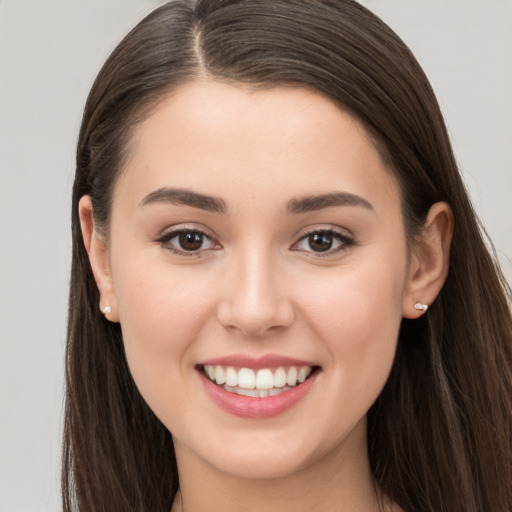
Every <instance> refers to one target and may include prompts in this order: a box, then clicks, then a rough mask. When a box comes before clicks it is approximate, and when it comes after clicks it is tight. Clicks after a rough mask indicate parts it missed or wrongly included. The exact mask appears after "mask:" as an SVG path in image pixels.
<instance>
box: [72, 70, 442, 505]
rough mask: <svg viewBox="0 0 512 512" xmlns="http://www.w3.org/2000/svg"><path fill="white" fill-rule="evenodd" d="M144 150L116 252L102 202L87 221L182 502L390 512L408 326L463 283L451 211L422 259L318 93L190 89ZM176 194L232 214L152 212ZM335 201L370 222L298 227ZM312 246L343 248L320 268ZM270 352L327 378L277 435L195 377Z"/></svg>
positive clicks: (320, 219) (86, 208)
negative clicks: (373, 471) (311, 201)
mask: <svg viewBox="0 0 512 512" xmlns="http://www.w3.org/2000/svg"><path fill="white" fill-rule="evenodd" d="M131 146H132V147H131V152H130V157H129V160H128V161H127V163H126V165H125V168H124V169H123V171H122V174H121V176H120V179H119V180H118V182H117V184H116V187H115V191H114V197H113V206H112V217H111V224H110V227H109V233H108V238H107V239H105V238H103V237H101V236H100V235H99V234H98V233H97V230H96V229H95V226H94V220H93V215H92V207H91V203H90V199H89V198H88V197H87V196H86V197H84V198H83V199H82V201H81V203H80V216H81V221H82V229H83V234H84V242H85V245H86V248H87V249H88V252H89V256H90V259H91V265H92V268H93V271H94V275H95V278H96V282H97V284H98V288H99V290H100V295H101V303H100V305H99V307H101V308H103V307H104V306H105V305H106V304H109V305H110V306H111V307H112V311H111V313H110V314H108V315H107V318H108V319H109V320H110V321H119V322H120V323H121V327H122V331H123V338H124V342H125V347H126V355H127V359H128V363H129V366H130V369H131V372H132V374H133V378H134V379H135V382H136V383H137V386H138V387H139V389H140V392H141V394H142V395H143V397H144V398H145V400H146V401H147V403H148V404H149V406H150V407H151V408H152V409H153V411H154V412H155V413H156V415H157V416H158V417H159V418H160V420H161V421H162V422H163V423H164V425H165V426H166V427H167V428H169V430H170V431H171V432H172V434H173V438H174V442H175V447H176V455H177V461H178V468H179V473H180V486H181V487H180V493H179V495H178V497H177V499H176V501H175V503H174V506H173V511H178V510H184V511H194V512H197V511H209V512H212V511H213V512H215V511H222V512H226V511H230V510H233V511H237V512H240V511H241V510H242V511H246V512H253V511H254V512H255V511H261V510H268V511H274V510H276V511H279V512H287V511H292V510H293V511H295V512H297V511H299V512H300V511H303V512H306V511H308V512H313V511H334V510H336V511H339V510H343V511H345V512H351V511H354V512H355V511H359V512H360V511H362V510H365V511H366V510H368V511H371V510H378V506H377V499H376V492H375V489H374V486H373V485H372V481H371V475H370V470H369V464H368V458H367V446H366V414H367V411H368V409H369V408H370V406H371V405H372V403H373V402H374V401H375V399H376V398H377V396H378V395H379V393H380V391H381V390H382V387H383V386H384V384H385V382H386V379H387V377H388V375H389V372H390V370H391V366H392V362H393V357H394V353H395V349H396V343H397V336H398V330H399V327H400V322H401V319H402V317H407V318H417V317H419V316H420V315H422V314H423V313H422V312H421V311H417V310H415V309H414V304H415V303H416V302H418V301H421V302H423V303H426V304H431V303H432V301H433V300H434V299H435V297H436V295H437V294H438V292H439V290H440V288H441V287H442V284H443V282H444V280H445V278H446V273H447V269H448V256H449V245H450V239H451V232H452V219H451V213H450V209H449V207H448V206H447V205H446V204H443V203H438V204H436V205H434V206H433V207H432V209H431V211H430V213H429V216H428V219H427V222H426V225H425V230H424V235H423V236H422V237H421V238H420V239H418V240H417V241H416V242H415V244H414V246H413V250H410V249H409V248H408V244H407V240H406V234H405V230H404V221H403V218H402V214H401V208H400V195H399V190H398V186H397V184H396V182H395V180H394V178H393V176H392V174H391V173H390V172H389V170H388V169H386V167H385V165H384V164H383V162H382V160H381V158H380V156H379V154H378V152H377V150H376V149H375V147H374V146H373V145H372V143H371V142H370V140H369V139H368V137H367V136H366V133H365V131H364V129H363V128H362V127H361V125H360V124H359V123H358V122H357V121H356V120H355V119H354V118H353V117H351V116H350V115H349V114H347V113H345V112H343V111H341V110H340V109H339V108H337V107H336V106H335V105H334V104H333V103H332V102H330V101H329V100H328V99H326V98H325V97H323V96H321V95H319V94H316V93H314V92H310V91H307V90H302V89H285V88H276V89H271V90H267V91H258V92H251V91H248V90H247V89H245V88H243V87H242V86H240V87H236V86H233V85H227V84H222V83H218V82H214V81H206V80H203V81H197V82H193V83H189V84H186V85H183V86H181V87H180V88H179V89H176V90H174V91H173V92H172V94H170V95H169V96H168V97H166V99H165V100H163V101H162V103H161V104H160V105H159V107H158V108H157V109H156V110H155V111H154V112H153V113H152V115H151V116H150V117H149V118H148V119H147V120H146V121H145V122H144V123H143V124H141V125H140V126H139V128H138V129H137V132H136V133H135V136H134V139H133V141H132V144H131ZM163 187H170V188H178V189H187V190H190V191H193V192H197V193H201V194H206V195H208V196H214V197H215V198H220V199H222V201H223V202H224V203H225V205H226V212H225V213H215V212H207V211H204V210H202V209H200V208H196V207H191V206H188V205H183V204H172V203H171V202H168V201H167V202H165V201H156V202H150V203H148V204H141V202H143V201H144V198H145V197H147V196H148V194H151V193H152V192H154V191H157V190H159V189H161V188H163ZM331 192H348V193H350V194H354V195H357V196H359V197H361V198H363V199H364V200H365V201H367V202H368V203H370V204H371V208H369V207H366V206H361V205H338V206H330V207H325V208H322V209H319V210H316V211H310V212H304V213H298V214H297V213H289V212H288V211H287V205H288V203H289V202H290V200H292V199H294V198H302V197H304V196H308V195H312V194H313V195H317V194H325V193H331ZM173 228H183V229H188V230H192V231H193V230H200V231H203V232H205V233H206V234H207V235H208V236H209V237H210V239H211V241H209V240H208V239H204V240H205V242H204V243H203V245H202V246H201V248H200V250H198V251H196V252H192V255H190V252H189V253H188V255H187V254H186V253H185V251H183V250H182V249H181V251H182V252H181V253H175V252H173V251H172V249H174V250H180V246H179V244H178V242H177V239H176V238H174V239H172V240H171V241H169V240H167V241H166V242H165V243H161V242H158V239H159V238H161V237H162V234H163V233H164V234H165V233H168V232H169V231H171V230H172V229H173ZM312 230H313V231H315V230H316V231H319V230H320V231H321V230H324V231H325V230H332V231H334V232H336V233H340V234H341V235H342V236H343V237H344V238H342V239H341V241H338V240H337V239H336V238H334V245H333V249H332V250H330V251H327V252H315V250H314V247H312V246H311V244H310V243H309V242H308V240H309V239H308V237H307V234H308V233H309V232H310V231H312ZM347 239H350V240H352V242H351V243H346V242H347ZM336 249H340V250H336ZM269 353H272V354H279V355H282V356H288V357H293V358H298V359H301V360H306V361H310V362H312V363H313V364H315V365H318V366H319V367H320V369H321V371H320V372H319V374H318V376H317V378H316V381H315V382H314V383H313V385H312V387H311V389H310V391H309V392H308V393H307V394H306V395H305V396H304V397H303V398H302V399H301V400H300V401H299V402H298V403H297V404H295V405H294V406H293V407H292V408H291V409H289V410H287V411H285V412H284V413H282V414H279V415H277V416H274V417H271V418H266V419H248V418H240V417H238V416H234V415H232V414H229V413H227V412H225V411H223V410H221V409H220V408H219V407H218V406H217V405H216V404H214V403H213V402H212V400H211V399H210V397H209V396H208V395H207V394H206V393H205V391H204V388H203V386H202V384H201V382H200V378H199V377H198V372H197V370H196V368H195V367H196V365H197V364H198V363H199V362H200V361H204V360H206V359H210V358H215V357H221V356H226V355H232V354H249V355H252V356H255V357H257V356H261V355H265V354H269ZM198 490H200V492H198ZM389 507H390V509H392V510H397V508H396V507H394V506H393V504H390V505H389Z"/></svg>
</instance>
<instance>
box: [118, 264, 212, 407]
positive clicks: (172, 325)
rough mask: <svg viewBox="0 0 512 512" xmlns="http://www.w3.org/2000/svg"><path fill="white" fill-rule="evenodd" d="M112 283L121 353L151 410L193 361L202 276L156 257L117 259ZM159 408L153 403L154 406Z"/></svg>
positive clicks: (203, 295)
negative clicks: (121, 337)
mask: <svg viewBox="0 0 512 512" xmlns="http://www.w3.org/2000/svg"><path fill="white" fill-rule="evenodd" d="M114 268H116V275H115V276H114V285H115V293H116V300H117V304H118V308H119V313H120V324H121V329H122V333H123V341H124V346H125V351H126V357H127V360H128V365H129V367H130V371H131V373H132V376H133V378H134V380H135V382H136V383H137V387H138V388H139V390H140V392H141V394H142V395H143V396H144V398H145V399H146V401H147V402H148V403H149V405H150V406H151V407H152V408H154V409H155V407H154V406H155V403H156V401H158V397H159V395H161V394H162V388H164V389H165V388H169V390H170V392H172V387H173V386H172V383H173V382H179V379H180V378H181V377H182V376H183V375H185V373H186V372H187V371H190V368H191V367H192V366H193V365H194V359H193V357H192V350H193V346H194V345H193V344H194V341H195V340H196V339H197V337H198V336H199V331H200V329H201V328H202V326H203V325H204V322H205V318H207V317H208V316H209V311H210V308H211V299H210V298H209V296H208V293H207V290H206V286H207V283H206V282H205V281H204V280H197V279H191V278H190V275H189V274H188V273H187V272H183V271H179V269H178V271H176V269H174V270H173V269H172V268H171V267H170V266H168V265H162V263H160V264H158V263H157V262H149V263H148V261H137V259H136V258H132V259H131V260H130V261H129V260H128V259H124V260H123V259H122V258H120V261H119V262H118V263H117V264H116V266H115V267H114ZM156 409H158V407H156Z"/></svg>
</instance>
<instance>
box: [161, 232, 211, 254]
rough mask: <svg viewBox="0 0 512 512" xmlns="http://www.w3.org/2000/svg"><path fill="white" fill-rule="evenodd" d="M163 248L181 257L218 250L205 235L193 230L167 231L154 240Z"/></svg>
mask: <svg viewBox="0 0 512 512" xmlns="http://www.w3.org/2000/svg"><path fill="white" fill-rule="evenodd" d="M156 242H158V243H159V244H161V245H162V247H163V248H165V249H168V250H170V251H171V252H173V253H175V254H178V255H181V256H199V255H200V254H201V253H203V252H204V251H208V250H210V249H218V248H219V244H218V243H216V242H214V241H213V240H212V239H211V238H210V237H209V236H208V235H207V234H206V233H203V232H202V231H198V230H195V229H177V230H175V231H169V232H168V233H165V234H164V235H162V236H161V237H160V238H158V239H157V240H156Z"/></svg>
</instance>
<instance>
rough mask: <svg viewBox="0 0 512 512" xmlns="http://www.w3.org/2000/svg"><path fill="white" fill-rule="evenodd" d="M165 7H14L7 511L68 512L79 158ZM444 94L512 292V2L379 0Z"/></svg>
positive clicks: (0, 296)
mask: <svg viewBox="0 0 512 512" xmlns="http://www.w3.org/2000/svg"><path fill="white" fill-rule="evenodd" d="M161 3H162V2H161V1H157V0H81V1H79V0H31V1H24V0H0V173H1V174H0V178H1V179H0V235H1V236H0V289H1V293H0V512H22V511H23V512H28V511H56V510H59V509H60V503H59V459H60V430H61V420H62V399H63V386H62V382H63V351H64V338H65V326H66V308H67V306H66V300H67V283H68V274H69V269H70V237H69V216H70V214H69V209H70V200H69V197H70V191H71V184H72V175H73V159H74V146H75V143H76V138H77V133H78V129H79V122H80V117H81V110H82V108H83V104H84V102H85V98H86V95H87V92H88V90H89V88H90V86H91V84H92V81H93V79H94V76H95V74H96V72H97V71H98V70H99V67H100V65H101V64H102V62H103V61H104V59H105V58H106V57H107V55H108V53H109V52H110V50H112V49H113V47H114V45H115V44H116V43H117V42H118V41H119V40H120V38H121V37H122V35H124V33H125V32H126V31H127V30H128V29H129V28H130V27H131V26H132V25H133V24H134V23H135V22H136V21H138V20H139V19H140V18H141V17H142V16H143V15H144V14H145V13H147V12H148V11H149V10H151V9H152V8H154V7H156V6H158V5H159V4H161ZM363 3H364V4H365V5H367V6H368V7H369V8H370V9H372V10H374V11H375V12H376V13H378V14H379V15H381V17H382V18H383V19H384V20H385V21H387V22H388V23H389V24H390V25H391V26H392V27H393V28H394V29H395V30H396V31H397V32H398V33H399V34H400V35H401V36H402V38H403V39H404V40H405V41H406V42H407V43H408V44H409V45H410V47H411V49H412V50H413V51H414V52H415V54H416V56H417V58H418V59H419V61H420V62H421V64H422V65H423V67H424V68H425V70H426V72H427V75H428V76H429V77H430V79H431V82H432V84H433V86H434V89H435V90H436V92H437V94H438V97H439V101H440V103H441V106H442V108H443V111H444V114H445V116H446V120H447V124H448V127H449V129H450V133H451V135H452V140H453V144H454V147H455V152H456V155H457V158H458V160H459V163H460V166H461V169H462V171H463V175H464V178H465V180H466V183H467V186H468V188H469V190H470V193H471V196H472V199H473V201H474V205H475V208H476V210H477V212H478V213H479V215H480V216H481V218H482V220H483V221H484V224H485V225H486V226H487V228H488V231H489V233H490V235H491V237H492V238H493V240H494V242H495V245H496V248H497V251H498V255H499V258H500V260H501V262H502V265H503V269H504V271H505V274H506V275H507V278H508V279H509V282H510V281H512V263H511V257H512V236H511V234H512V206H511V201H510V194H511V191H512V172H511V162H512V140H511V136H512V121H511V120H512V96H511V94H510V90H512V88H511V87H512V58H511V57H510V48H512V2H511V1H510V0H414V1H413V0H365V1H364V2H363Z"/></svg>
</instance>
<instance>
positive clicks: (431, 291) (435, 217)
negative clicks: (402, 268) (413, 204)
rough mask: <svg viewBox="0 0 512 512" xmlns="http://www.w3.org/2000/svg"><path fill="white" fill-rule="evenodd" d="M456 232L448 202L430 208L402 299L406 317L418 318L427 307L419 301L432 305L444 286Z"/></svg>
mask: <svg viewBox="0 0 512 512" xmlns="http://www.w3.org/2000/svg"><path fill="white" fill-rule="evenodd" d="M452 236H453V213H452V210H451V208H450V206H449V205H448V204H447V203H445V202H439V203H435V204H434V205H432V207H431V208H430V210H429V212H428V215H427V219H426V221H425V225H424V227H423V229H422V232H421V235H420V236H419V237H418V239H417V240H416V241H415V244H414V247H413V249H412V253H411V259H410V263H409V273H408V278H407V284H406V289H405V293H404V298H403V303H402V315H403V316H404V318H418V317H419V316H421V315H423V314H424V312H425V310H421V309H420V310H418V309H416V308H415V307H414V306H415V304H417V303H420V304H424V305H426V306H430V305H431V304H432V303H433V302H434V300H435V298H436V297H437V295H438V294H439V292H440V291H441V288H442V287H443V284H444V282H445V281H446V277H447V275H448V268H449V264H450V247H451V243H452Z"/></svg>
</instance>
